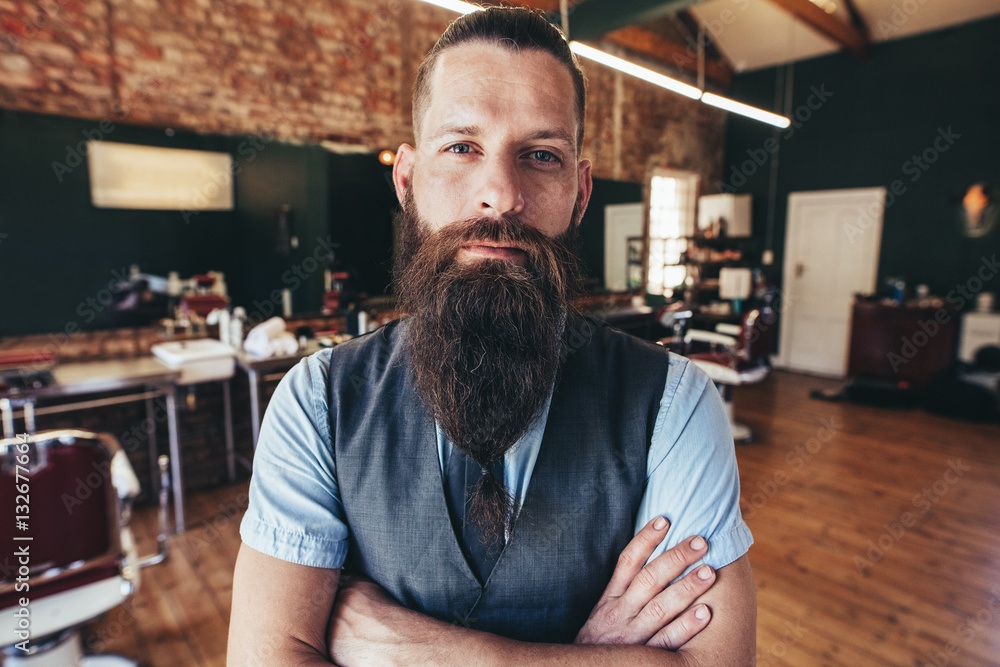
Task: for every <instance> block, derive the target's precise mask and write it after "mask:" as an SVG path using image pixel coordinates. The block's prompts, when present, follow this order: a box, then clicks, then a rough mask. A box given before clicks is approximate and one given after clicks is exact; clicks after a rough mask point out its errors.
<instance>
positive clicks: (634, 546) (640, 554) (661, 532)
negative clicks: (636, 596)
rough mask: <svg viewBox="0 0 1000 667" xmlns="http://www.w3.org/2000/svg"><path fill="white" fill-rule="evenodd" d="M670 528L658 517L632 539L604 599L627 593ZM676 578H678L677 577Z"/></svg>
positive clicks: (619, 559)
mask: <svg viewBox="0 0 1000 667" xmlns="http://www.w3.org/2000/svg"><path fill="white" fill-rule="evenodd" d="M669 527H670V522H669V521H667V520H666V519H665V518H664V517H662V516H658V517H656V518H654V519H653V520H652V521H650V522H649V523H647V524H646V525H645V526H643V528H642V530H640V531H639V532H638V533H636V536H635V537H633V538H632V540H631V541H630V542H629V543H628V545H627V546H626V547H625V549H624V550H623V551H622V553H621V555H620V556H618V564H617V565H616V566H615V571H614V574H612V575H611V581H609V582H608V586H607V588H605V589H604V597H621V596H622V595H624V594H625V591H627V590H628V589H629V586H630V585H631V584H632V581H633V580H634V579H635V577H636V575H637V574H639V572H640V571H641V570H642V567H643V565H645V564H646V561H647V560H649V557H650V556H651V555H652V554H653V550H654V549H656V547H657V545H658V544H660V542H662V541H663V539H664V538H665V537H666V536H667V529H668V528H669ZM657 560H658V559H657ZM682 571H683V570H682ZM678 574H680V572H678ZM674 576H675V577H676V576H677V575H674ZM667 581H669V579H668V580H667ZM664 585H666V582H664Z"/></svg>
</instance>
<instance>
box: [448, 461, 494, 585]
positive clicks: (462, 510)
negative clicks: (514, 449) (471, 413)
mask: <svg viewBox="0 0 1000 667" xmlns="http://www.w3.org/2000/svg"><path fill="white" fill-rule="evenodd" d="M490 472H491V473H492V474H493V476H494V477H496V478H497V479H498V480H500V483H501V484H502V483H503V457H500V460H498V461H496V462H494V463H493V465H491V466H490ZM482 475H483V469H482V467H481V466H480V465H479V464H478V463H476V462H475V461H474V460H473V459H472V457H470V456H468V455H467V454H466V453H465V452H463V451H462V450H460V449H459V448H458V447H452V450H451V456H450V457H449V458H448V479H447V481H446V483H445V486H444V490H445V498H446V499H447V501H448V513H449V514H450V515H451V525H452V528H454V530H455V535H456V536H457V537H458V543H459V544H460V545H461V547H462V553H463V554H465V559H466V560H467V561H468V562H469V566H470V567H471V568H472V571H473V572H475V574H476V576H477V577H478V578H479V583H481V584H483V583H486V580H487V579H489V577H490V572H492V571H493V566H494V565H496V563H497V559H498V558H499V557H500V551H501V550H502V549H503V546H504V538H503V535H498V536H497V538H496V539H495V540H493V541H491V543H490V544H483V539H482V533H481V531H480V530H479V528H478V527H477V526H476V524H475V523H474V522H472V521H466V516H465V515H466V509H467V508H468V503H469V497H470V496H471V495H472V490H473V489H474V488H475V486H476V483H477V482H478V481H479V478H480V477H482Z"/></svg>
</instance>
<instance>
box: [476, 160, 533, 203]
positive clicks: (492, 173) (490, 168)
mask: <svg viewBox="0 0 1000 667" xmlns="http://www.w3.org/2000/svg"><path fill="white" fill-rule="evenodd" d="M477 198H478V200H479V203H478V208H479V214H480V215H484V216H487V217H493V216H496V217H504V216H510V215H517V214H519V213H520V212H521V211H523V210H524V192H523V191H522V190H521V177H520V174H519V173H518V170H517V164H516V159H509V158H506V157H493V158H491V159H489V160H488V161H487V164H486V169H485V173H484V174H483V184H482V187H481V188H480V191H479V192H478V193H477Z"/></svg>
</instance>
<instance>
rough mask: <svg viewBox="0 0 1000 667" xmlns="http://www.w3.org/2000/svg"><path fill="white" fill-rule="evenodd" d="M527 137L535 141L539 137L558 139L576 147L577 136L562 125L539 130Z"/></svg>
mask: <svg viewBox="0 0 1000 667" xmlns="http://www.w3.org/2000/svg"><path fill="white" fill-rule="evenodd" d="M527 139H528V140H529V141H535V140H538V139H556V140H558V141H564V142H566V143H567V144H569V145H570V146H572V147H573V148H576V138H575V137H573V136H572V135H571V134H570V133H569V132H567V131H566V130H565V129H563V128H561V127H556V128H552V129H545V130H539V131H537V132H535V133H533V134H530V135H528V137H527Z"/></svg>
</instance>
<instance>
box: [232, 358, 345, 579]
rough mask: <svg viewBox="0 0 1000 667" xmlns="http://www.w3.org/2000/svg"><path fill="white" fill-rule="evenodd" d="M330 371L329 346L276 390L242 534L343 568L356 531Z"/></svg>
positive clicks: (296, 556)
mask: <svg viewBox="0 0 1000 667" xmlns="http://www.w3.org/2000/svg"><path fill="white" fill-rule="evenodd" d="M329 368H330V351H329V350H322V351H320V352H318V353H316V354H314V355H312V356H310V357H307V358H306V359H303V360H302V361H300V362H299V363H298V364H297V365H296V366H295V367H294V368H292V370H291V371H289V372H288V374H286V375H285V377H284V378H282V380H281V382H280V383H279V385H278V387H277V388H276V389H275V392H274V395H273V396H272V397H271V401H270V403H269V404H268V407H267V411H266V413H265V415H264V419H263V421H262V423H261V428H260V437H259V438H258V441H257V448H256V450H255V452H254V462H253V475H252V477H251V480H250V502H249V506H248V508H247V512H246V514H245V515H244V517H243V522H242V524H241V525H240V536H241V537H242V539H243V542H244V543H246V544H247V545H248V546H250V547H252V548H253V549H256V550H257V551H260V552H262V553H264V554H267V555H269V556H273V557H275V558H280V559H281V560H286V561H290V562H292V563H298V564H300V565H310V566H313V567H325V568H339V567H341V566H343V564H344V560H345V559H346V557H347V538H348V529H347V523H346V521H345V519H344V508H343V505H342V504H341V501H340V493H339V489H338V486H337V475H336V464H335V462H334V456H333V444H332V438H331V437H330V425H329V423H330V422H329V409H328V403H327V400H328V399H327V396H328V393H327V379H328V377H329Z"/></svg>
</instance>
